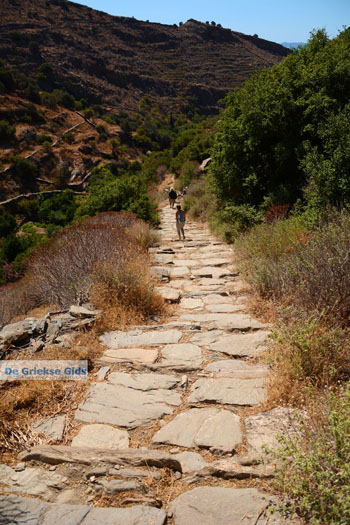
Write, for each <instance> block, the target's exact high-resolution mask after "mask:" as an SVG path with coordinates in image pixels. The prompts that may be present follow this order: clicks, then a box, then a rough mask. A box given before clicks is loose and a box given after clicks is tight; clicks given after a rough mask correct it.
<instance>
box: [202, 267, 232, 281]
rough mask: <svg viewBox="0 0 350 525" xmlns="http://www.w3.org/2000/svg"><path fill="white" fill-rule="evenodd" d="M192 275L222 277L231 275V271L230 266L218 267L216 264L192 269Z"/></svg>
mask: <svg viewBox="0 0 350 525" xmlns="http://www.w3.org/2000/svg"><path fill="white" fill-rule="evenodd" d="M192 275H194V276H195V277H207V278H214V279H221V278H222V277H225V276H226V275H231V271H230V270H229V269H228V268H217V267H216V266H205V267H204V268H199V269H198V270H197V269H194V270H192Z"/></svg>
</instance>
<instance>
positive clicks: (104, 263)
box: [0, 212, 163, 454]
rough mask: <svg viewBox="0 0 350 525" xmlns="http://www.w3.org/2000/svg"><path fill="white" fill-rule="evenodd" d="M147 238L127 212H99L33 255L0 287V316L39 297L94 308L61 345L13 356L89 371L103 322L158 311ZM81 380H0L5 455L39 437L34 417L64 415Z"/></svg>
mask: <svg viewBox="0 0 350 525" xmlns="http://www.w3.org/2000/svg"><path fill="white" fill-rule="evenodd" d="M152 240H154V236H153V234H152V233H150V231H149V228H148V226H146V225H144V224H143V223H142V222H141V221H139V220H138V219H136V216H134V215H133V214H130V213H116V212H111V213H102V214H99V215H97V216H96V217H92V218H89V219H86V220H85V221H83V222H81V223H79V224H76V225H73V226H70V227H68V228H66V229H65V230H63V231H61V232H60V233H59V234H57V235H56V236H55V237H54V238H53V239H52V240H51V241H50V242H49V243H47V244H46V245H44V246H41V247H39V248H38V249H37V250H36V251H35V252H34V253H33V255H32V257H31V259H30V262H29V265H28V273H27V275H26V277H25V278H24V279H22V280H21V281H18V282H17V283H14V284H12V285H9V286H5V287H3V288H2V289H1V295H0V297H1V303H0V305H1V310H0V314H1V316H2V323H3V324H5V323H7V322H8V321H10V320H11V319H12V318H13V317H14V315H18V313H20V312H22V313H27V312H28V311H29V310H31V309H33V308H38V307H39V306H40V305H43V304H50V303H51V304H52V303H55V304H58V305H59V306H63V307H67V306H69V305H70V304H72V303H75V301H76V299H77V298H78V297H81V298H82V299H83V300H90V301H92V302H93V303H94V305H95V306H96V307H97V308H98V309H100V310H101V312H102V313H101V316H100V318H99V320H98V321H97V322H96V323H95V325H94V326H93V328H92V329H90V330H89V331H87V332H85V333H81V334H80V335H79V337H78V338H77V339H76V340H75V341H74V343H73V344H72V345H71V347H70V348H68V349H63V348H62V347H59V346H55V345H53V346H46V347H45V348H44V349H43V350H42V351H41V352H40V353H36V354H35V355H33V354H31V352H30V350H16V351H13V353H12V354H11V358H12V359H48V360H49V359H63V358H64V359H87V360H88V362H89V371H90V374H89V375H90V377H91V373H92V372H93V371H94V370H93V369H94V361H95V357H96V355H98V354H99V352H101V347H100V345H99V343H98V335H99V334H100V333H101V331H103V330H105V329H109V330H110V329H113V328H117V327H123V326H124V325H127V324H136V323H138V322H141V321H142V322H147V320H148V318H149V317H150V316H151V315H155V314H160V313H161V312H162V309H163V300H162V298H161V297H160V296H158V295H156V294H155V292H154V285H153V283H152V281H151V278H150V275H149V259H148V252H147V249H146V247H145V246H147V245H149V243H150V242H152ZM87 383H88V382H85V381H82V382H80V381H79V382H71V381H62V382H60V381H40V382H39V381H17V382H6V383H3V384H2V385H1V397H0V443H1V450H2V452H3V453H6V454H9V453H13V452H14V451H18V450H21V449H23V448H24V447H28V446H31V445H33V444H35V443H39V442H40V441H41V439H42V436H40V434H37V433H36V432H34V431H33V430H32V429H31V427H30V425H31V423H32V422H33V421H34V420H35V419H37V418H38V417H45V416H53V415H56V414H58V413H60V414H69V413H70V412H71V411H72V410H74V409H75V408H76V406H77V403H78V402H79V401H80V398H81V397H82V395H83V393H84V392H85V390H86V388H87V386H88V384H87Z"/></svg>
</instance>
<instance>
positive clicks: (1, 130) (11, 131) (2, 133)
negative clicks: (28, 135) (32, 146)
mask: <svg viewBox="0 0 350 525" xmlns="http://www.w3.org/2000/svg"><path fill="white" fill-rule="evenodd" d="M15 131H16V128H15V126H11V125H10V124H9V122H8V121H7V120H0V142H7V141H9V140H12V139H13V138H14V136H15Z"/></svg>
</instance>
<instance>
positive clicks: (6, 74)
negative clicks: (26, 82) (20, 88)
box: [0, 65, 16, 93]
mask: <svg viewBox="0 0 350 525" xmlns="http://www.w3.org/2000/svg"><path fill="white" fill-rule="evenodd" d="M0 84H1V86H2V90H3V91H4V92H5V93H10V92H11V91H13V90H14V89H15V86H16V82H15V78H14V75H13V72H12V71H11V70H9V69H7V68H6V67H5V66H3V65H1V66H0Z"/></svg>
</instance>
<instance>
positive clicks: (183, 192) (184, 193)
mask: <svg viewBox="0 0 350 525" xmlns="http://www.w3.org/2000/svg"><path fill="white" fill-rule="evenodd" d="M186 195H187V187H186V188H184V189H183V190H182V196H183V197H186Z"/></svg>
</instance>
